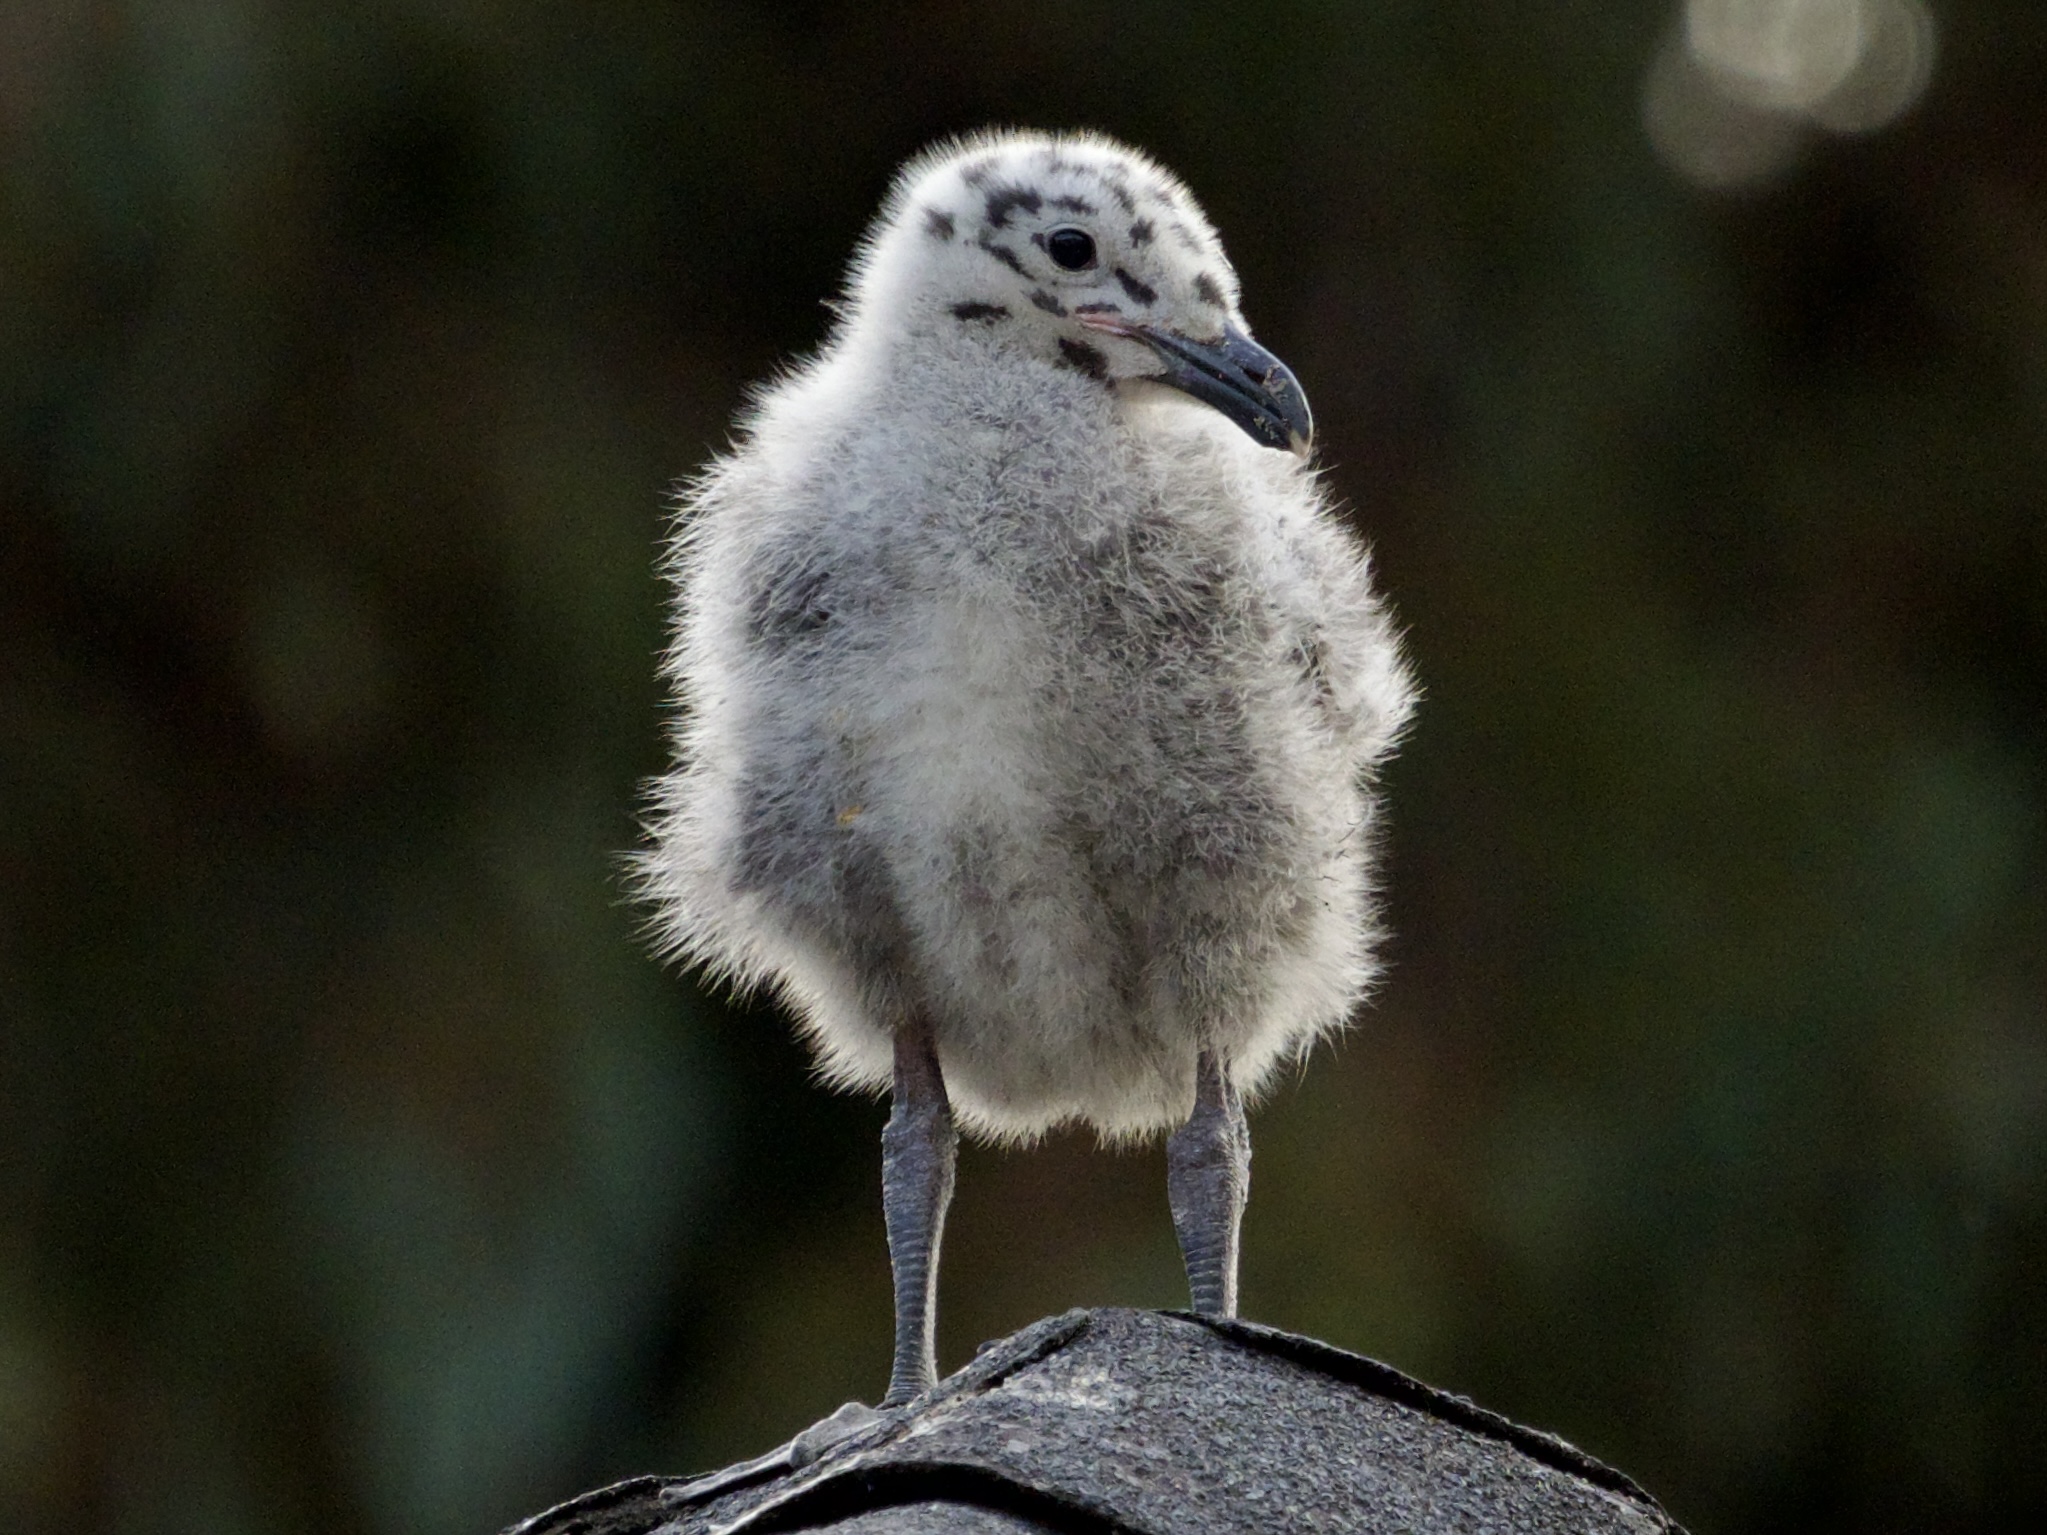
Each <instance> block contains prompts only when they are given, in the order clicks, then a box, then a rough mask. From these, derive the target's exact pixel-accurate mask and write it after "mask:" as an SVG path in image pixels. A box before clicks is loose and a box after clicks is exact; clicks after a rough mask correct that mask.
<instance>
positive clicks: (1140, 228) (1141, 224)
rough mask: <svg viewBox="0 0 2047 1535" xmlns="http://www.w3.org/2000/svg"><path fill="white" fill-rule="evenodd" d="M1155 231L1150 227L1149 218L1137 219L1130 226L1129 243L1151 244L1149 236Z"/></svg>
mask: <svg viewBox="0 0 2047 1535" xmlns="http://www.w3.org/2000/svg"><path fill="white" fill-rule="evenodd" d="M1157 232H1158V231H1156V230H1155V229H1153V228H1152V227H1151V220H1150V219H1139V220H1138V221H1137V222H1136V223H1135V224H1132V225H1131V226H1130V243H1131V244H1132V245H1149V244H1151V237H1152V236H1153V235H1154V234H1156V233H1157Z"/></svg>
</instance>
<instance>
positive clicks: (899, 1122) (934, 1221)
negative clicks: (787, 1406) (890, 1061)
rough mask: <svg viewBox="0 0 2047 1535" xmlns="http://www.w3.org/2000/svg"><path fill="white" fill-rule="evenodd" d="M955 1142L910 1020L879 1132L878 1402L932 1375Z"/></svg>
mask: <svg viewBox="0 0 2047 1535" xmlns="http://www.w3.org/2000/svg"><path fill="white" fill-rule="evenodd" d="M958 1145H959V1137H958V1135H957V1133H956V1132H955V1131H954V1129H953V1124H952V1105H951V1104H950V1103H949V1102H948V1101H947V1100H946V1096H945V1079H944V1077H943V1076H941V1075H940V1074H939V1070H938V1051H937V1049H936V1047H935V1046H934V1045H933V1043H932V1039H931V1031H930V1030H929V1028H927V1027H925V1026H924V1025H922V1024H921V1023H918V1022H915V1021H913V1022H912V1023H911V1024H909V1025H908V1026H906V1027H905V1028H904V1029H902V1030H901V1031H900V1032H899V1033H898V1034H897V1035H896V1078H895V1106H894V1108H893V1109H892V1110H891V1111H890V1113H889V1116H888V1126H887V1128H885V1129H884V1130H883V1131H882V1132H881V1208H882V1217H883V1220H884V1221H885V1223H886V1224H887V1226H888V1258H889V1266H890V1267H891V1268H892V1269H893V1270H894V1271H895V1280H896V1358H895V1365H894V1368H893V1369H891V1371H890V1372H889V1380H888V1395H887V1396H885V1397H883V1398H882V1399H881V1405H882V1406H884V1407H900V1406H902V1404H903V1403H905V1402H907V1401H909V1400H910V1399H911V1398H912V1397H914V1396H917V1395H919V1394H920V1393H922V1392H925V1391H928V1390H930V1389H931V1387H932V1386H934V1385H936V1384H937V1382H938V1367H937V1351H936V1346H935V1328H936V1326H937V1320H938V1239H939V1237H940V1236H941V1235H943V1234H944V1231H945V1207H946V1206H947V1205H948V1204H950V1203H951V1202H952V1168H953V1157H954V1152H955V1150H956V1148H957V1147H958Z"/></svg>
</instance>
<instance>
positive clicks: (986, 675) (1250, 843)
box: [644, 136, 1410, 1138]
mask: <svg viewBox="0 0 2047 1535" xmlns="http://www.w3.org/2000/svg"><path fill="white" fill-rule="evenodd" d="M976 169H979V170H980V171H981V174H980V175H979V176H978V177H976V175H975V174H974V172H975V171H976ZM1005 198H1008V199H1010V201H1008V203H1007V205H1006V206H1004V199H1005ZM1030 203H1036V204H1037V205H1038V206H1037V207H1035V208H1031V207H1028V204H1030ZM1055 205H1063V206H1064V208H1065V210H1066V211H1065V212H1063V213H1062V212H1061V211H1060V207H1059V206H1055ZM1082 210H1085V213H1083V212H1082ZM1031 214H1034V215H1037V218H1036V219H1035V220H1033V219H1031V218H1030V217H1028V216H1027V215H1031ZM1059 217H1066V218H1068V219H1069V220H1070V221H1071V222H1077V223H1080V224H1082V225H1083V226H1084V227H1085V228H1086V229H1087V232H1088V233H1089V236H1090V239H1091V240H1093V241H1098V242H1099V243H1100V247H1101V248H1100V250H1099V253H1098V256H1097V261H1096V265H1097V266H1098V267H1100V268H1101V271H1100V273H1099V275H1098V277H1096V279H1095V280H1096V282H1097V286H1096V287H1094V288H1079V287H1075V286H1072V285H1069V286H1066V287H1059V286H1055V284H1056V283H1057V282H1058V281H1059V280H1061V279H1062V277H1063V276H1064V275H1065V274H1062V273H1061V271H1060V269H1059V268H1058V267H1057V266H1056V265H1054V264H1053V263H1051V262H1048V261H1047V260H1046V259H1045V256H1044V252H1045V249H1046V242H1045V238H1044V235H1045V229H1044V226H1045V224H1046V223H1047V222H1048V221H1050V220H1053V219H1056V218H1059ZM1026 226H1029V227H1026ZM1134 236H1142V237H1144V238H1133V237H1134ZM1002 252H1007V253H1008V254H1007V255H1004V254H1002ZM1140 262H1142V263H1143V264H1142V265H1140ZM1111 267H1113V271H1111V270H1110V269H1111ZM1027 268H1028V269H1027ZM1083 275H1089V274H1083ZM1234 292H1235V279H1234V275H1233V274H1231V273H1229V270H1228V266H1227V262H1226V261H1225V260H1224V258H1223V257H1222V254H1221V250H1220V247H1219V246H1218V245H1216V244H1215V241H1214V236H1213V234H1212V233H1211V232H1210V231H1209V230H1208V227H1207V225H1206V223H1205V221H1204V220H1203V219H1202V218H1201V215H1200V213H1199V211H1198V210H1197V209H1195V208H1194V206H1193V203H1192V200H1191V198H1189V197H1187V195H1186V193H1185V192H1184V189H1181V188H1179V187H1178V185H1177V183H1175V182H1173V181H1172V180H1171V178H1169V177H1167V176H1166V175H1165V174H1164V173H1163V172H1161V171H1159V170H1158V169H1157V167H1155V166H1153V165H1152V164H1151V163H1150V162H1148V161H1146V160H1144V159H1143V158H1142V157H1140V156H1136V155H1134V154H1132V153H1131V152H1129V151H1127V150H1123V149H1121V148H1120V147H1118V146H1114V145H1111V144H1108V143H1107V142H1106V141H1102V140H1094V139H1070V138H1069V139H1048V138H1040V137H1035V136H1006V137H1002V138H997V139H990V140H984V141H981V142H979V143H977V144H972V145H969V146H967V147H966V148H965V149H962V150H956V151H953V152H951V153H950V154H948V155H941V156H936V157H933V158H932V159H930V160H927V161H926V162H924V163H923V164H922V165H920V166H918V167H914V168H913V169H912V170H911V172H909V173H907V174H906V176H905V178H904V179H903V181H901V182H900V183H899V184H898V189H897V192H896V194H895V196H894V198H893V199H892V201H891V204H890V207H889V208H888V209H887V210H886V211H885V213H884V215H883V218H882V221H881V223H880V224H879V225H878V226H877V230H876V232H875V234H874V235H873V236H871V238H870V243H869V245H868V247H867V250H866V252H865V253H864V256H863V259H862V261H861V262H860V263H859V264H858V265H857V266H856V271H855V276H854V282H853V287H852V294H851V304H850V309H849V313H848V314H847V316H846V317H845V319H844V320H843V321H842V323H841V325H840V327H839V329H838V331H837V333H836V334H835V335H834V337H833V338H832V340H831V341H830V342H829V343H828V344H827V346H826V347H825V349H824V350H823V352H822V354H821V355H820V356H819V357H818V358H817V359H816V360H814V361H813V362H812V363H810V364H809V365H807V366H805V367H804V368H802V369H801V370H799V371H797V372H795V373H794V374H792V375H791V376H789V377H787V378H786V379H784V380H782V381H781V382H779V383H777V384H775V385H773V386H772V387H770V388H769V389H768V390H767V391H766V392H765V394H764V395H763V396H762V397H761V399H760V401H759V403H758V406H757V408H756V411H755V413H754V415H753V417H752V420H751V422H750V424H749V426H748V428H747V431H746V434H745V437H744V439H743V441H742V442H741V443H740V445H739V446H738V447H737V448H736V449H735V451H734V452H733V453H731V454H730V455H729V456H728V457H726V458H724V459H723V460H722V461H720V462H719V463H718V464H716V465H715V466H714V467H713V468H712V469H711V470H710V471H709V472H708V473H707V474H706V475H705V476H704V477H703V478H702V479H701V480H700V481H699V482H698V483H697V485H696V486H695V487H694V488H693V489H692V490H691V491H690V492H689V494H688V495H687V496H686V498H685V505H684V509H683V510H684V515H683V518H682V520H681V522H680V524H679V528H680V531H679V534H678V539H677V543H676V547H675V551H674V557H673V561H672V567H671V573H672V576H673V578H674V580H675V583H676V585H677V588H678V601H679V605H680V611H681V614H682V621H681V625H680V628H679V631H678V639H677V642H676V644H675V646H674V648H673V650H672V653H671V655H670V658H669V663H668V665H669V671H670V675H671V677H672V678H673V680H674V682H675V684H676V685H677V688H678V690H679V693H680V695H681V698H682V700H683V702H684V705H685V711H684V713H683V715H682V717H681V722H680V725H679V735H678V747H679V759H680V764H681V765H680V766H679V768H678V769H677V770H676V772H675V773H673V774H672V775H670V776H669V777H668V778H667V779H666V780H664V781H663V782H662V783H661V784H660V786H659V790H658V793H659V799H658V808H657V814H656V820H655V827H654V831H655V846H654V848H653V850H652V852H651V853H650V854H649V855H648V856H647V858H646V861H645V865H644V867H645V872H646V877H647V880H648V884H649V886H650V888H651V890H652V892H653V893H654V894H655V896H656V897H657V898H658V901H659V905H660V910H661V913H662V917H663V920H664V931H665V936H666V937H667V939H668V940H669V942H670V943H671V945H672V946H673V947H674V948H675V949H676V950H678V951H680V952H682V953H684V954H686V955H688V956H690V957H692V958H695V959H698V960H702V961H706V962H708V963H709V964H710V965H711V966H712V967H713V968H715V969H718V970H721V971H723V972H726V973H729V974H730V975H733V976H735V977H737V978H740V979H741V980H743V981H746V982H754V981H761V980H765V981H770V982H772V983H774V984H776V985H777V986H778V987H779V988H780V990H781V992H782V994H783V995H784V996H785V998H786V999H787V1001H788V1002H789V1003H790V1005H791V1006H792V1008H793V1010H794V1011H795V1013H796V1014H797V1015H798V1017H799V1018H800V1019H801V1020H802V1022H803V1024H804V1026H805V1028H806V1029H807V1030H808V1031H809V1034H810V1037H811V1039H812V1041H813V1043H814V1045H815V1046H816V1049H817V1051H818V1055H819V1059H820V1061H821V1063H822V1065H823V1068H824V1070H825V1072H826V1073H827V1075H828V1076H830V1077H831V1078H832V1079H834V1080H836V1081H838V1082H841V1083H845V1084H850V1085H858V1086H872V1087H880V1086H885V1085H886V1084H887V1083H888V1081H889V1077H890V1069H891V1058H892V1057H891V1051H892V1042H893V1041H894V1040H895V1039H896V1038H897V1036H898V1035H899V1033H900V1031H901V1030H902V1028H903V1027H904V1026H905V1024H906V1023H907V1022H908V1021H909V1020H912V1019H917V1020H920V1023H919V1026H920V1027H923V1028H925V1029H928V1031H929V1033H930V1036H931V1038H932V1039H933V1041H934V1043H935V1047H936V1054H937V1059H938V1062H939V1064H940V1066H941V1068H942V1072H943V1078H944V1084H945V1089H946V1092H947V1094H948V1095H949V1097H950V1100H951V1105H952V1109H953V1111H954V1112H955V1113H957V1114H958V1116H959V1119H960V1122H961V1123H962V1125H963V1126H964V1128H966V1129H967V1130H968V1131H969V1132H970V1133H978V1134H981V1135H983V1136H985V1137H992V1138H1021V1137H1029V1136H1032V1135H1034V1134H1036V1133H1038V1132H1040V1131H1042V1130H1044V1129H1045V1128H1047V1127H1048V1126H1051V1125H1054V1124H1057V1123H1060V1122H1063V1121H1069V1120H1078V1121H1083V1122H1085V1123H1087V1124H1089V1125H1092V1126H1093V1127H1095V1128H1096V1129H1097V1130H1098V1131H1099V1132H1101V1133H1102V1134H1104V1135H1105V1136H1108V1137H1110V1138H1120V1137H1127V1136H1132V1135H1138V1134H1142V1133H1144V1132H1147V1131H1150V1130H1153V1129H1156V1128H1163V1127H1167V1126H1171V1125H1176V1124H1179V1123H1180V1122H1182V1121H1184V1120H1186V1119H1187V1117H1188V1114H1189V1110H1190V1108H1191V1106H1192V1104H1193V1101H1194V1067H1195V1059H1196V1055H1197V1052H1198V1051H1201V1050H1211V1051H1214V1052H1216V1054H1217V1055H1218V1057H1219V1058H1220V1059H1221V1060H1222V1061H1224V1062H1226V1063H1227V1071H1228V1075H1229V1078H1230V1080H1231V1082H1232V1083H1233V1084H1234V1085H1235V1086H1236V1087H1237V1088H1238V1089H1240V1090H1242V1091H1245V1092H1250V1091H1255V1089H1256V1088H1257V1086H1258V1084H1259V1083H1260V1081H1261V1080H1263V1079H1264V1078H1265V1077H1266V1076H1267V1075H1268V1074H1269V1073H1270V1071H1271V1070H1272V1068H1273V1067H1274V1066H1275V1064H1276V1063H1278V1062H1280V1061H1281V1060H1283V1059H1284V1058H1286V1057H1288V1056H1290V1055H1293V1054H1295V1053H1297V1052H1299V1051H1301V1050H1302V1049H1304V1048H1305V1047H1306V1046H1307V1045H1308V1044H1309V1043H1311V1042H1312V1041H1313V1039H1314V1038H1315V1037H1316V1036H1317V1035H1318V1034H1319V1033H1320V1032H1322V1031H1324V1030H1327V1029H1329V1028H1331V1027H1332V1026H1335V1025H1337V1024H1338V1023H1340V1022H1341V1021H1342V1019H1343V1018H1344V1016H1345V1014H1346V1013H1347V1012H1348V1010H1349V1009H1350V1007H1351V1006H1352V1005H1353V1003H1354V1002H1355V1001H1356V999H1357V998H1358V996H1359V994H1360V992H1361V991H1362V989H1363V988H1364V986H1365V985H1366V983H1367V981H1368V980H1369V977H1370V967H1371V961H1370V938H1371V929H1372V924H1371V914H1370V855H1371V852H1372V844H1373V835H1372V806H1371V800H1370V796H1369V778H1370V774H1371V770H1372V768H1373V767H1374V765H1375V764H1376V763H1377V762H1378V761H1379V760H1380V759H1381V758H1382V757H1383V756H1384V755H1385V753H1386V752H1387V751H1388V750H1389V749H1390V747H1391V744H1392V742H1393V739H1394V736H1395V735H1396V733H1397V731H1398V729H1399V727H1400V724H1401V722H1402V721H1403V719H1404V717H1405V714H1406V712H1407V708H1408V703H1409V696H1410V694H1409V688H1408V684H1407V681H1406V677H1405V673H1404V671H1403V669H1402V667H1401V664H1400V661H1399V658H1398V653H1397V646H1396V644H1395V641H1394V639H1393V637H1392V634H1391V631H1390V628H1389V623H1388V620H1387V618H1386V616H1385V614H1384V612H1383V610H1382V609H1381V607H1380V605H1379V604H1378V602H1377V600H1376V598H1375V597H1374V595H1373V593H1372V590H1371V587H1370V584H1369V581H1368V575H1367V569H1366V562H1365V558H1364V555H1363V552H1362V550H1361V549H1360V548H1358V547H1357V545H1356V544H1355V542H1354V541H1353V539H1352V538H1351V536H1350V535H1349V534H1348V533H1347V532H1346V531H1345V530H1344V529H1343V528H1342V527H1341V526H1340V525H1339V524H1338V523H1337V521H1336V520H1335V519H1334V517H1333V515H1332V513H1331V510H1330V508H1329V506H1328V504H1327V501H1326V499H1325V497H1324V495H1323V493H1322V491H1321V490H1320V488H1319V486H1318V484H1317V482H1316V480H1315V478H1314V476H1313V474H1312V472H1311V471H1310V470H1309V469H1307V468H1306V467H1305V465H1304V463H1303V461H1302V460H1301V459H1300V458H1298V457H1296V456H1295V455H1293V454H1290V453H1286V452H1281V451H1275V450H1274V449H1273V448H1270V447H1266V446H1261V445H1260V443H1259V442H1257V441H1254V440H1253V438H1252V437H1251V435H1249V432H1248V429H1247V430H1239V428H1238V426H1237V425H1233V424H1232V422H1231V420H1229V419H1226V418H1225V416H1224V415H1223V414H1221V413H1219V411H1217V410H1215V409H1210V408H1209V407H1208V406H1206V405H1204V404H1200V403H1197V402H1196V401H1195V400H1193V399H1190V398H1188V397H1187V396H1186V394H1185V393H1183V392H1181V391H1179V390H1177V389H1168V388H1165V387H1162V386H1161V385H1159V384H1157V383H1152V382H1148V381H1147V374H1146V372H1145V370H1146V369H1151V370H1152V371H1153V372H1155V371H1156V368H1157V364H1156V360H1155V359H1154V358H1153V356H1152V353H1151V352H1150V351H1148V350H1147V349H1146V348H1145V347H1144V346H1142V345H1140V344H1138V343H1137V342H1136V341H1133V340H1131V339H1129V338H1128V335H1127V334H1126V333H1125V332H1123V331H1119V330H1115V329H1107V328H1105V327H1114V326H1118V325H1120V324H1122V323H1123V320H1122V319H1120V318H1119V316H1121V317H1125V318H1128V319H1129V320H1130V321H1131V322H1132V324H1133V325H1134V323H1135V321H1136V320H1138V319H1143V320H1145V321H1147V322H1156V323H1158V324H1160V325H1161V326H1164V325H1167V324H1170V325H1171V326H1172V327H1173V330H1174V333H1176V334H1177V333H1179V332H1183V331H1184V332H1186V333H1188V334H1198V333H1199V332H1200V330H1201V328H1202V327H1203V326H1206V327H1208V328H1209V329H1210V330H1211V331H1220V329H1221V327H1222V326H1223V325H1224V324H1225V323H1226V322H1232V323H1240V322H1234V315H1235V303H1234ZM1086 293H1094V294H1097V295H1098V297H1097V301H1096V303H1095V304H1094V305H1093V306H1089V305H1087V304H1085V303H1084V302H1083V295H1084V294H1086ZM1104 294H1105V295H1106V297H1100V296H1099V295H1104ZM1147 294H1148V295H1150V302H1148V303H1145V302H1141V300H1142V299H1143V298H1144V296H1145V295H1147ZM1211 295H1213V297H1214V298H1215V299H1216V300H1217V302H1214V303H1210V302H1209V298H1210V296H1211ZM1077 311H1086V312H1085V313H1081V314H1080V316H1079V321H1080V323H1079V324H1076V323H1075V320H1076V312H1077ZM1210 311H1213V313H1211V312H1210ZM1090 322H1092V323H1090ZM1083 325H1084V326H1087V327H1088V328H1085V329H1083V328H1081V326H1083ZM1281 371H1283V370H1281ZM1290 382H1291V380H1290V379H1289V380H1288V383H1289V384H1290Z"/></svg>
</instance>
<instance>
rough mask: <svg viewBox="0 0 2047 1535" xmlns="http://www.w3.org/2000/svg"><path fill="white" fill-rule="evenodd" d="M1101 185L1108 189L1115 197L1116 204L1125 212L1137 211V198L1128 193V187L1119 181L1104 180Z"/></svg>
mask: <svg viewBox="0 0 2047 1535" xmlns="http://www.w3.org/2000/svg"><path fill="white" fill-rule="evenodd" d="M1102 185H1103V186H1105V187H1107V188H1108V189H1109V195H1110V196H1111V197H1113V198H1115V199H1116V203H1117V206H1119V207H1120V208H1122V210H1123V211H1124V212H1125V213H1135V212H1136V211H1137V199H1136V198H1134V197H1132V196H1131V195H1130V189H1129V188H1128V187H1126V186H1124V185H1123V184H1122V183H1121V182H1117V181H1109V180H1104V181H1103V182H1102Z"/></svg>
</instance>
